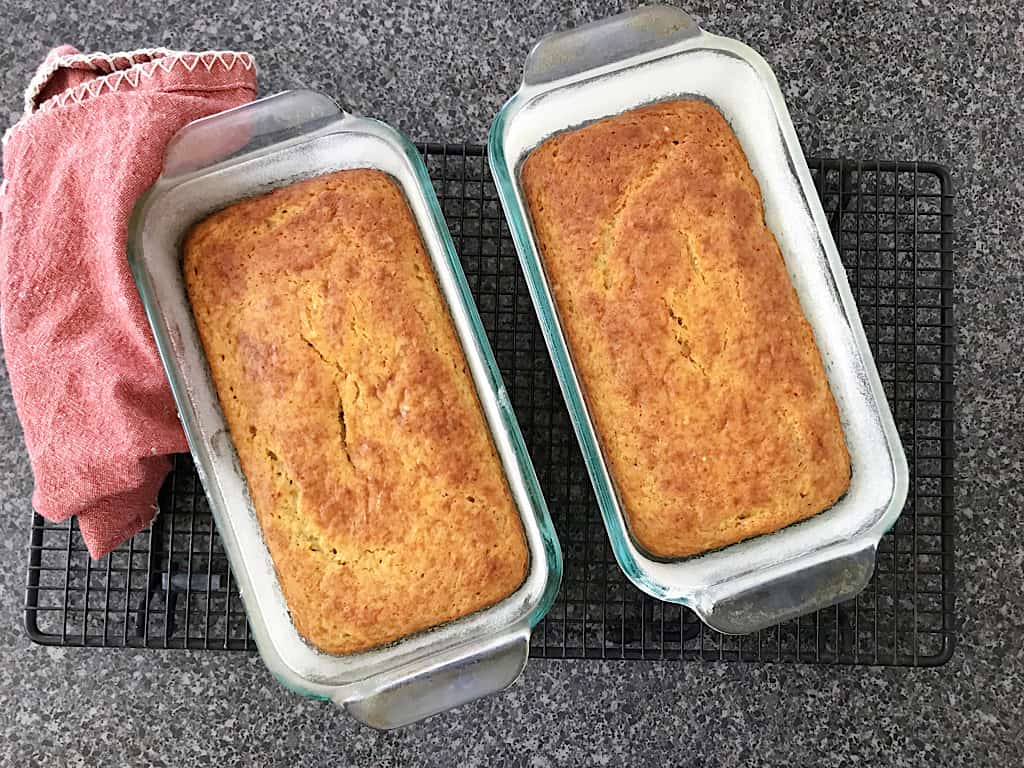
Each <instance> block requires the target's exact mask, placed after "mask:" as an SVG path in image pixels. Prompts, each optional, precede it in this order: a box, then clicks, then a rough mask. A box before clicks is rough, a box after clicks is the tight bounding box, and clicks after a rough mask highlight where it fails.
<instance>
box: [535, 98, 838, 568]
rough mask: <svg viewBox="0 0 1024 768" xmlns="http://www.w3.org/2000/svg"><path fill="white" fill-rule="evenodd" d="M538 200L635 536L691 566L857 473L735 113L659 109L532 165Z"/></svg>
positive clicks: (613, 124)
mask: <svg viewBox="0 0 1024 768" xmlns="http://www.w3.org/2000/svg"><path fill="white" fill-rule="evenodd" d="M521 181H522V186H523V189H524V192H525V198H526V204H527V207H528V209H529V213H530V216H531V219H532V224H533V230H534V233H535V236H536V239H537V242H538V245H539V247H540V252H541V257H542V260H543V263H544V268H545V271H546V273H547V276H548V279H549V280H550V283H551V288H552V291H553V294H554V298H555V302H556V305H557V309H558V313H559V318H560V322H561V325H562V328H563V330H564V332H565V335H566V337H567V342H568V344H569V347H570V352H571V355H572V358H573V362H574V364H575V366H576V370H577V372H578V375H579V377H580V379H581V384H582V387H583V389H584V392H585V396H586V398H587V403H588V407H589V411H590V414H591V417H592V419H593V421H594V423H595V428H596V430H597V432H598V435H599V439H600V442H601V446H602V451H603V453H604V455H605V458H606V460H607V462H608V465H609V469H610V472H611V474H612V477H613V479H614V481H615V484H616V486H617V489H618V494H619V498H620V501H621V503H622V505H623V507H624V513H625V515H626V518H627V521H628V524H629V528H630V531H631V533H632V535H633V537H634V539H635V540H636V541H637V543H638V544H639V545H640V546H641V547H643V548H644V549H646V550H647V551H649V552H650V553H651V554H653V555H655V556H658V557H663V558H679V557H684V556H687V555H692V554H695V553H700V552H704V551H707V550H711V549H716V548H719V547H723V546H725V545H728V544H732V543H734V542H737V541H740V540H742V539H746V538H748V537H751V536H755V535H757V534H763V533H768V532H771V531H775V530H778V529H779V528H782V527H783V526H786V525H789V524H791V523H793V522H796V521H798V520H802V519H804V518H807V517H810V516H811V515H814V514H816V513H818V512H821V511H822V510H824V509H826V508H828V507H829V506H831V505H832V504H833V503H834V502H835V501H836V500H837V499H838V498H839V497H840V496H842V495H843V494H844V493H845V492H846V490H847V488H848V487H849V482H850V458H849V454H848V452H847V447H846V443H845V440H844V437H843V431H842V428H841V425H840V421H839V414H838V411H837V408H836V403H835V400H834V398H833V395H832V392H831V390H830V388H829V384H828V380H827V379H826V376H825V370H824V367H823V364H822V359H821V355H820V354H819V351H818V348H817V346H816V344H815V341H814V336H813V333H812V331H811V328H810V326H809V325H808V323H807V320H806V319H805V317H804V315H803V312H802V310H801V307H800V302H799V299H798V297H797V294H796V291H795V290H794V288H793V285H792V282H791V281H790V279H789V275H788V273H787V271H786V265H785V263H784V261H783V258H782V254H781V252H780V251H779V246H778V244H777V243H776V240H775V237H774V235H773V234H772V232H771V231H770V230H769V229H768V227H767V226H766V224H765V216H764V208H763V204H762V199H761V191H760V187H759V186H758V183H757V180H756V179H755V178H754V175H753V173H752V171H751V169H750V166H749V164H748V162H747V159H746V156H745V155H744V153H743V150H742V148H741V147H740V144H739V141H738V140H737V138H736V136H735V134H734V133H733V131H732V129H731V128H730V127H729V124H728V123H727V122H726V120H725V118H724V117H723V116H722V114H721V113H720V112H719V111H718V110H717V109H716V108H715V107H713V106H711V105H710V104H707V103H705V102H703V101H699V100H692V99H685V100H675V101H667V102H661V103H656V104H652V105H649V106H645V107H641V108H638V109H634V110H632V111H629V112H626V113H624V114H621V115H618V116H615V117H610V118H607V119H603V120H600V121H598V122H596V123H593V124H590V125H587V126H584V127H582V128H578V129H574V130H571V131H568V132H565V133H562V134H558V135H556V136H554V137H552V138H550V139H548V140H547V141H545V142H544V143H543V144H541V145H540V146H539V147H537V148H536V149H535V150H533V151H532V152H531V153H530V155H529V156H528V157H527V159H526V161H525V163H524V164H523V168H522V173H521Z"/></svg>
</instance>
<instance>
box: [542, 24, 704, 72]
mask: <svg viewBox="0 0 1024 768" xmlns="http://www.w3.org/2000/svg"><path fill="white" fill-rule="evenodd" d="M699 34H700V27H699V26H697V23H696V22H695V21H694V20H693V19H692V18H691V17H690V16H689V15H688V14H686V13H684V12H683V11H681V10H679V9H678V8H672V7H671V6H667V5H648V6H643V7H640V8H637V9H635V10H632V11H627V12H626V13H621V14H619V15H617V16H611V17H609V18H607V19H601V20H599V21H594V22H591V23H589V24H583V25H581V26H579V27H576V28H574V29H568V30H565V31H564V32H555V33H553V34H550V35H546V36H545V37H542V38H541V39H540V40H539V41H538V42H537V44H536V45H535V46H534V47H533V50H532V51H530V53H529V55H528V56H527V57H526V64H525V65H524V66H523V85H541V84H543V83H548V82H551V81H552V80H560V79H562V78H564V77H571V76H573V75H578V74H580V73H581V72H586V71H588V70H591V69H596V68H597V67H602V66H605V65H606V64H611V63H613V62H616V61H622V60H623V59H628V58H630V57H632V56H636V55H639V54H642V53H649V52H650V51H653V50H657V49H658V48H664V47H665V46H667V45H671V44H672V43H676V42H679V41H680V40H684V39H686V38H688V37H696V36H697V35H699Z"/></svg>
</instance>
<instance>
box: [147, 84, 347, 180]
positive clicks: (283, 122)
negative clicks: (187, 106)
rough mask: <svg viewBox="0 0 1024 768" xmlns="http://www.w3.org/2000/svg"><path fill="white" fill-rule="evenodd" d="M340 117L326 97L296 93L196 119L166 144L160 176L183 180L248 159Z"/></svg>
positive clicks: (277, 96) (287, 92)
mask: <svg viewBox="0 0 1024 768" xmlns="http://www.w3.org/2000/svg"><path fill="white" fill-rule="evenodd" d="M342 114H343V113H342V111H341V109H340V108H339V107H338V105H337V104H336V103H335V102H334V101H333V100H332V99H330V98H328V97H327V96H324V95H323V94H322V93H316V92H315V91H305V90H294V91H283V92H282V93H277V94H274V95H273V96H268V97H266V98H263V99H257V100H256V101H252V102H249V103H248V104H243V105H242V106H240V107H235V108H233V109H228V110H225V111H224V112H218V113H217V114H215V115H210V116H209V117H203V118H200V119H199V120H194V121H192V122H191V123H189V124H188V125H186V126H185V127H184V128H182V129H181V130H180V131H178V132H177V133H176V134H175V135H174V137H173V138H172V139H171V141H170V142H169V143H168V145H167V150H166V152H165V153H164V169H163V173H162V176H163V177H164V178H169V177H180V176H184V175H186V174H189V173H193V172H195V171H198V170H200V169H204V168H209V167H210V166H211V165H215V164H217V163H221V162H224V161H225V160H228V159H237V160H241V159H244V158H246V157H249V156H251V155H254V154H256V153H257V152H259V150H260V149H263V148H265V147H268V146H270V145H272V144H275V145H276V144H280V143H282V142H284V141H287V140H289V139H293V138H298V137H301V136H306V135H308V134H310V133H312V132H313V131H315V130H316V129H317V128H319V127H322V126H323V125H325V124H328V123H330V122H334V121H336V120H338V119H339V118H340V117H341V116H342Z"/></svg>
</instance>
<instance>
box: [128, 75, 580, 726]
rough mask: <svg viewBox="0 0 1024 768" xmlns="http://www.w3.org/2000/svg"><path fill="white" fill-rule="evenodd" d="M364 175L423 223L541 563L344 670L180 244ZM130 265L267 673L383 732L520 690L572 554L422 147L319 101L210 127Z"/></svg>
mask: <svg viewBox="0 0 1024 768" xmlns="http://www.w3.org/2000/svg"><path fill="white" fill-rule="evenodd" d="M356 167H372V168H377V169H380V170H383V171H385V172H387V173H389V174H390V175H391V176H392V177H393V178H394V179H395V180H396V181H397V182H398V183H399V185H400V186H401V188H402V190H403V192H404V194H405V196H406V198H407V200H408V202H409V205H410V207H411V209H412V211H413V214H414V216H415V218H416V221H417V223H418V225H419V229H420V233H421V235H422V237H423V241H424V243H425V245H426V249H427V252H428V253H429V255H430V258H431V261H432V263H433V267H434V271H435V273H436V276H437V280H438V285H439V286H440V289H441V292H442V294H443V296H444V298H445V300H446V303H447V305H448V308H449V311H450V312H451V316H452V320H453V321H454V324H455V328H456V330H457V333H458V336H459V339H460V342H461V344H462V348H463V351H464V353H465V355H466V359H467V361H468V364H469V368H470V370H471V372H472V375H473V380H474V382H475V385H476V389H477V393H478V395H479V398H480V402H481V405H482V406H483V411H484V414H485V415H486V418H487V423H488V425H489V428H490V431H491V434H492V437H493V439H494V443H495V446H496V448H497V450H498V454H499V456H500V457H501V461H502V464H503V466H504V470H505V474H506V477H507V479H508V483H509V487H510V489H511V492H512V496H513V498H514V499H515V502H516V505H517V507H518V509H519V512H520V517H521V518H522V522H523V527H524V529H525V532H526V540H527V544H528V548H529V554H530V563H529V568H528V571H527V575H526V579H525V581H524V582H523V584H522V585H521V586H520V587H519V589H518V590H517V591H516V592H515V593H513V594H512V595H511V596H509V597H508V598H506V599H505V600H503V601H501V602H499V603H498V604H496V605H494V606H492V607H491V608H488V609H486V610H483V611H479V612H477V613H474V614H472V615H470V616H466V617H463V618H461V619H458V620H456V621H453V622H450V623H448V624H445V625H442V626H440V627H436V628H434V629H431V630H428V631H424V632H420V633H417V634H414V635H411V636H409V637H406V638H404V639H402V640H400V641H398V642H396V643H393V644H391V645H388V646H384V647H380V648H376V649H373V650H369V651H365V652H361V653H355V654H350V655H345V656H331V655H327V654H324V653H322V652H320V651H318V650H316V649H315V648H313V647H312V646H311V645H309V644H307V643H306V642H305V641H304V640H303V639H302V638H301V637H300V635H299V634H298V632H297V631H296V629H295V627H294V625H293V624H292V622H291V619H290V616H289V613H288V608H287V606H286V604H285V601H284V597H283V595H282V593H281V589H280V586H279V584H278V581H277V577H276V574H275V571H274V567H273V563H272V561H271V558H270V553H269V551H268V550H267V547H266V545H265V543H264V541H263V536H262V533H261V530H260V527H259V524H258V522H257V519H256V515H255V512H254V510H253V506H252V503H251V500H250V498H249V495H248V491H247V485H246V481H245V477H244V475H243V474H242V471H241V467H240V466H239V462H238V456H237V454H236V452H235V448H234V444H233V443H232V440H231V437H230V434H229V432H228V430H227V425H226V424H225V422H224V417H223V414H222V413H221V409H220V405H219V402H218V399H217V394H216V390H215V389H214V386H213V383H212V381H211V378H210V374H209V369H208V368H207V364H206V359H205V356H204V354H203V348H202V345H201V343H200V341H199V337H198V335H197V333H196V329H195V324H194V321H193V318H192V312H191V309H190V307H189V303H188V299H187V296H186V293H185V288H184V282H183V279H182V274H181V241H182V238H183V236H184V234H185V232H186V231H187V230H188V228H189V227H190V226H191V225H192V224H194V223H195V222H197V221H199V220H201V219H202V218H204V217H205V216H207V215H208V214H210V213H211V212H213V211H215V210H218V209H220V208H223V207H224V206H226V205H228V204H230V203H232V202H234V201H237V200H239V199H242V198H245V197H250V196H252V195H255V194H258V193H262V192H266V191H268V190H270V189H272V188H275V187H279V186H283V185H285V184H288V183H290V182H294V181H297V180H300V179H304V178H309V177H312V176H318V175H320V174H323V173H327V172H330V171H335V170H340V169H343V168H356ZM128 253H129V260H130V262H131V268H132V271H133V274H134V276H135V280H136V283H137V284H138V288H139V292H140V294H141V296H142V301H143V304H144V306H145V309H146V313H147V315H148V317H149V321H150V324H151V325H152V328H153V334H154V336H155V337H156V342H157V348H158V350H159V353H160V357H161V359H162V361H163V364H164V367H165V369H166V371H167V377H168V379H169V381H170V384H171V389H172V391H173V393H174V397H175V400H176V403H177V406H178V410H179V413H180V415H181V422H182V424H183V426H184V428H185V433H186V435H187V437H188V441H189V446H190V448H191V450H192V454H193V456H194V457H195V464H196V468H197V470H198V472H199V476H200V478H201V479H202V482H203V486H204V488H205V489H206V493H207V495H208V497H209V500H210V508H211V511H212V513H213V516H214V519H215V521H216V523H217V528H218V531H219V532H220V535H221V538H222V540H223V542H224V548H225V551H226V553H227V556H228V560H229V561H230V563H231V567H232V570H233V572H234V574H235V576H236V577H237V579H238V586H239V591H240V592H241V594H242V597H243V599H244V601H245V607H246V611H247V614H248V617H249V623H250V625H251V627H252V632H253V636H254V638H255V640H256V644H257V647H258V648H259V651H260V655H261V656H262V657H263V660H264V662H265V663H266V665H267V667H269V668H270V670H271V671H272V672H273V673H274V674H275V675H276V676H277V677H278V679H279V680H280V681H281V682H282V683H283V684H284V685H286V686H287V687H289V688H291V689H293V690H295V691H297V692H299V693H302V694H305V695H307V696H312V697H318V698H324V699H332V700H334V701H335V702H337V703H338V704H341V705H344V706H345V707H346V708H347V709H348V710H349V712H350V713H351V714H353V715H354V716H355V717H356V718H358V719H359V720H361V721H363V722H364V723H367V724H369V725H372V726H375V727H378V728H390V727H397V726H400V725H404V724H407V723H410V722H413V721H416V720H419V719H421V718H423V717H427V716H429V715H432V714H435V713H437V712H440V711H443V710H446V709H449V708H451V707H454V706H457V705H459V704H462V703H464V702H466V701H470V700H472V699H475V698H477V697H479V696H484V695H487V694H490V693H494V692H496V691H499V690H502V689H503V688H505V687H507V686H508V685H510V684H511V683H512V682H513V681H514V680H515V679H516V678H517V677H518V675H519V673H520V672H521V671H522V669H523V667H524V665H525V664H526V659H527V655H528V651H529V638H530V632H531V629H532V627H533V626H534V625H536V624H537V622H539V621H540V620H541V618H543V616H544V614H545V613H546V612H547V610H548V608H549V607H550V605H551V602H552V601H553V599H554V597H555V593H556V592H557V590H558V583H559V580H560V578H561V570H562V561H561V551H560V549H559V547H558V542H557V540H556V537H555V533H554V530H553V528H552V525H551V520H550V518H549V516H548V512H547V507H546V505H545V503H544V499H543V497H542V495H541V491H540V488H539V486H538V483H537V479H536V476H535V474H534V470H533V466H532V464H531V463H530V459H529V456H528V454H527V452H526V448H525V446H524V444H523V439H522V435H521V434H520V431H519V426H518V423H517V422H516V419H515V416H514V414H513V412H512V408H511V405H510V401H509V398H508V395H507V393H506V391H505V387H504V385H503V384H502V381H501V377H500V374H499V373H498V369H497V366H496V364H495V361H494V358H493V355H492V353H491V349H490V346H489V344H488V342H487V338H486V336H485V335H484V331H483V327H482V325H481V323H480V318H479V316H478V315H477V312H476V308H475V306H474V304H473V300H472V298H471V295H470V292H469V288H468V286H467V284H466V280H465V276H464V274H463V272H462V267H461V265H460V263H459V260H458V257H457V256H456V254H455V249H454V246H453V244H452V240H451V236H450V235H449V233H448V229H447V227H446V226H445V223H444V218H443V217H442V214H441V210H440V207H439V206H438V202H437V198H436V197H435V195H434V191H433V187H432V186H431V184H430V179H429V177H428V175H427V171H426V168H425V167H424V165H423V161H422V159H421V158H420V156H419V153H418V152H417V151H416V148H415V147H413V146H412V145H411V144H410V143H409V142H408V140H406V139H405V137H403V136H402V135H401V134H399V133H398V132H397V131H395V130H393V129H392V128H390V127H388V126H387V125H384V124H383V123H380V122H377V121H375V120H369V119H366V118H362V117H357V116H354V115H350V114H346V113H344V112H342V111H340V110H339V109H338V107H337V105H336V104H335V103H334V102H333V101H332V100H330V99H329V98H327V97H325V96H322V95H320V94H317V93H313V92H310V91H290V92H286V93H282V94H278V95H276V96H272V97H270V98H266V99H262V100H260V101H256V102H253V103H251V104H248V105H246V106H242V107H239V108H237V109H233V110H230V111H227V112H223V113H221V114H219V115H214V116H212V117H209V118H206V119H203V120H199V121H196V122H194V123H191V124H190V125H187V126H185V128H183V129H182V130H181V131H180V132H179V133H178V134H177V136H175V138H174V139H173V140H172V141H171V143H170V145H169V146H168V149H167V155H166V158H165V164H164V169H163V173H162V174H161V176H160V177H159V179H157V181H156V183H155V184H154V185H153V186H152V187H151V188H150V189H149V191H148V192H147V193H146V194H145V195H144V196H143V197H142V198H140V200H139V202H138V203H137V205H136V207H135V210H134V212H133V215H132V218H131V221H130V224H129V235H128Z"/></svg>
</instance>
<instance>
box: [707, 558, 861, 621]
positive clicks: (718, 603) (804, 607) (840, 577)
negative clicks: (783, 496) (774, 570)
mask: <svg viewBox="0 0 1024 768" xmlns="http://www.w3.org/2000/svg"><path fill="white" fill-rule="evenodd" d="M875 552H876V546H875V545H874V544H872V545H871V546H868V547H865V548H863V549H859V550H857V551H855V552H853V553H851V554H847V555H844V556H842V557H839V558H834V559H830V560H825V561H823V562H820V563H818V564H816V565H812V566H810V567H809V568H801V569H800V570H799V571H798V572H794V573H787V574H786V575H784V576H779V577H776V578H774V579H771V580H767V581H761V582H760V583H757V584H754V585H751V586H743V585H741V584H736V583H732V582H726V583H724V584H720V585H717V586H715V587H712V588H710V589H709V590H708V591H707V592H706V593H705V594H704V596H703V597H702V599H701V600H700V601H699V603H698V605H696V606H694V610H695V611H696V612H697V614H698V615H699V616H700V618H701V619H702V620H703V621H704V623H705V624H707V625H708V626H709V627H711V628H712V629H715V630H718V631H719V632H723V633H725V634H728V635H746V634H750V633H751V632H757V631H758V630H761V629H766V628H768V627H771V626H774V625H776V624H780V623H782V622H784V621H788V620H790V619H795V618H796V617H798V616H803V615H805V614H808V613H813V612H814V611H818V610H821V609H822V608H827V607H829V606H830V605H835V604H836V603H841V602H843V601H844V600H849V599H850V598H852V597H855V596H857V595H858V594H859V593H860V592H861V591H862V590H863V589H864V587H866V586H867V584H868V581H869V580H870V579H871V574H872V573H873V572H874V568H875Z"/></svg>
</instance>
